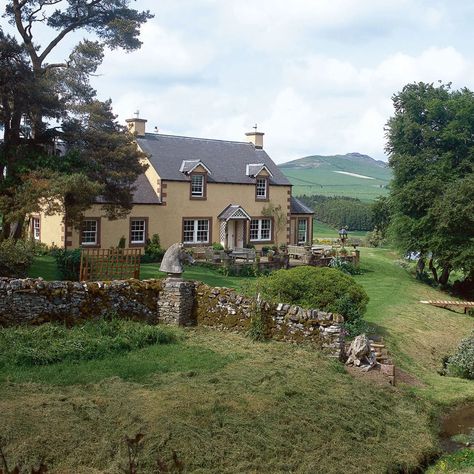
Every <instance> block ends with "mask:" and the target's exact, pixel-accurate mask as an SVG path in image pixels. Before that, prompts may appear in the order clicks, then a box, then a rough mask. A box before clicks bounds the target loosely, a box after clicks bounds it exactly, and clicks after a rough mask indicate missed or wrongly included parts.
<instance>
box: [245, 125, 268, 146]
mask: <svg viewBox="0 0 474 474" xmlns="http://www.w3.org/2000/svg"><path fill="white" fill-rule="evenodd" d="M253 129H254V131H253V132H248V133H246V134H245V136H246V137H247V141H248V142H250V143H253V145H254V147H255V148H258V149H260V150H261V149H262V148H263V136H264V135H265V134H264V133H263V132H257V124H255V126H254V127H253Z"/></svg>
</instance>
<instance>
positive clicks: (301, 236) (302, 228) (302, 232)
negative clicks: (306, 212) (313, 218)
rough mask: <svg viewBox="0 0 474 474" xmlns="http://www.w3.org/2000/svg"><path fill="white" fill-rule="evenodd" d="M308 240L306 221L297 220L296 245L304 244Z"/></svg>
mask: <svg viewBox="0 0 474 474" xmlns="http://www.w3.org/2000/svg"><path fill="white" fill-rule="evenodd" d="M307 239H308V220H307V219H298V244H305V243H306V241H307Z"/></svg>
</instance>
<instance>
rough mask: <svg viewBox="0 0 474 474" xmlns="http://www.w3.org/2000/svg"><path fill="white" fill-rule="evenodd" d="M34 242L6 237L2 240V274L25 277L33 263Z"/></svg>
mask: <svg viewBox="0 0 474 474" xmlns="http://www.w3.org/2000/svg"><path fill="white" fill-rule="evenodd" d="M34 256H35V251H34V243H33V242H30V241H25V240H13V239H5V240H3V241H2V242H0V276H3V277H15V278H23V277H25V276H26V275H27V272H28V268H29V267H30V265H31V264H32V263H33V258H34Z"/></svg>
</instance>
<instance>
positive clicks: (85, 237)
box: [81, 219, 99, 245]
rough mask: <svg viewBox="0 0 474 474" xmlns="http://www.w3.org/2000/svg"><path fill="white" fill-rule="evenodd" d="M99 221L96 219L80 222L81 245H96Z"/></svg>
mask: <svg viewBox="0 0 474 474" xmlns="http://www.w3.org/2000/svg"><path fill="white" fill-rule="evenodd" d="M98 243H99V221H98V219H84V220H83V221H82V232H81V244H82V245H98Z"/></svg>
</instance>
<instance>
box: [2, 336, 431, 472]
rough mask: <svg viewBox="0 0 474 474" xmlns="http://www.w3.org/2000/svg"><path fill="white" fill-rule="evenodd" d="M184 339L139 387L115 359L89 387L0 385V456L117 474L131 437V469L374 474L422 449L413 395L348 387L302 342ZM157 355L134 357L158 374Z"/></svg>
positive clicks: (426, 415) (339, 371)
mask: <svg viewBox="0 0 474 474" xmlns="http://www.w3.org/2000/svg"><path fill="white" fill-rule="evenodd" d="M188 334H189V337H188V338H187V339H186V340H184V341H182V342H180V343H179V344H170V345H167V346H154V347H158V348H160V349H161V348H166V349H169V350H170V351H171V352H170V353H169V360H170V361H172V360H174V359H175V358H178V359H179V358H180V354H182V353H183V351H186V350H187V351H189V352H188V354H189V355H190V354H193V353H194V360H192V359H191V357H189V356H188V358H187V362H185V363H183V364H182V365H181V366H180V367H178V366H176V365H175V366H174V368H173V370H168V371H160V370H155V372H154V373H153V374H149V376H148V377H147V378H146V379H144V380H141V379H138V381H137V379H133V378H132V379H128V380H127V379H124V378H122V376H121V373H120V368H121V367H122V364H121V363H120V361H119V362H118V364H117V368H116V370H115V373H113V370H112V367H111V372H110V374H107V375H108V377H109V378H104V379H102V380H101V381H99V382H98V383H88V384H81V385H61V386H57V385H51V384H48V383H44V382H43V383H31V382H29V383H26V382H25V383H19V382H18V381H17V382H13V381H8V382H5V381H4V382H3V384H2V390H1V394H0V412H1V413H2V435H3V436H4V438H5V439H8V443H7V445H6V447H5V452H6V454H7V456H8V458H9V459H11V462H14V461H15V462H16V460H18V459H21V460H22V461H23V463H24V464H25V465H29V464H34V463H35V461H37V460H38V459H39V458H41V457H42V458H43V459H44V460H45V462H46V463H47V464H48V465H49V466H50V470H49V471H48V472H52V473H64V472H75V473H83V472H84V473H85V472H95V473H98V472H120V469H119V466H120V465H124V462H125V458H126V452H125V445H124V443H123V437H124V435H129V436H134V435H135V434H136V433H138V432H141V433H143V434H144V435H145V437H144V441H143V451H142V452H141V454H140V470H139V472H143V473H147V472H155V471H154V470H153V468H154V465H155V461H156V458H157V456H158V455H160V456H161V457H169V456H171V450H176V452H177V454H178V457H179V459H180V460H182V461H183V463H184V465H185V470H186V472H215V473H234V472H272V473H279V472H281V473H283V472H308V473H309V472H324V473H341V472H354V473H381V472H387V471H388V470H390V469H392V470H394V469H395V468H407V469H408V468H413V467H414V466H416V465H417V464H418V463H419V462H420V460H421V459H422V458H423V456H424V455H426V454H429V453H430V452H431V451H432V449H433V447H434V442H435V440H434V437H433V435H432V434H431V433H432V430H431V416H430V406H429V405H428V404H426V403H425V402H424V401H423V400H422V399H420V398H417V397H413V396H412V395H411V394H410V393H406V392H403V391H400V390H398V389H393V388H391V387H389V386H386V387H383V388H381V387H377V386H375V385H372V384H368V383H367V382H366V381H363V380H360V379H355V378H353V377H351V376H350V375H348V374H347V373H345V371H344V369H343V367H342V366H341V365H340V364H339V363H337V362H334V361H331V360H328V359H327V358H325V357H324V356H322V355H321V354H319V353H318V352H317V351H315V350H314V349H313V348H311V347H309V346H308V347H306V346H294V345H289V344H283V343H276V342H269V343H254V342H252V341H250V340H249V339H247V338H245V337H243V336H241V335H235V334H229V333H219V332H216V331H213V330H205V329H203V328H201V329H197V330H192V331H190V332H189V333H188ZM203 348H206V351H210V352H211V353H212V354H213V356H212V358H211V359H212V360H210V359H209V354H206V353H205V352H202V351H203ZM148 350H149V349H148V348H147V349H143V350H141V351H138V352H142V351H148ZM134 353H135V354H136V353H137V352H134ZM130 354H132V353H130ZM162 357H163V354H162V353H161V352H147V353H146V357H145V358H148V359H150V360H151V361H153V362H154V363H155V364H156V365H157V366H159V364H160V363H161V359H162ZM145 358H143V359H142V360H144V359H145ZM206 359H207V360H208V362H206V363H203V361H205V360H206ZM197 361H200V362H201V365H200V366H199V364H198V362H197ZM173 363H174V362H173ZM88 364H89V363H88ZM192 367H194V368H192ZM89 368H90V370H91V371H95V370H98V368H97V367H95V368H94V367H92V368H91V366H89ZM70 370H75V366H74V365H71V366H70ZM163 445H165V446H164V447H163ZM382 446H383V448H382Z"/></svg>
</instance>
